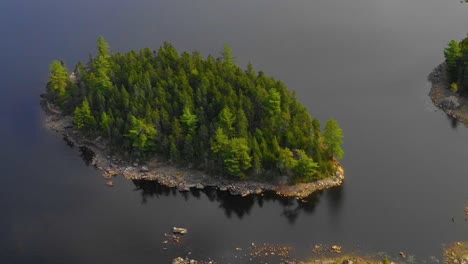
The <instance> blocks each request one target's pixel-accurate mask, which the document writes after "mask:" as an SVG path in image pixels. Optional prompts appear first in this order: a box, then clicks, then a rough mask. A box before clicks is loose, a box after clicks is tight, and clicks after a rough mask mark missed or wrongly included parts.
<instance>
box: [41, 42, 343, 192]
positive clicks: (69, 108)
mask: <svg viewBox="0 0 468 264" xmlns="http://www.w3.org/2000/svg"><path fill="white" fill-rule="evenodd" d="M46 89H47V91H46V94H44V95H43V96H42V97H43V100H42V102H41V103H42V106H43V108H44V109H45V110H46V112H47V113H48V117H47V120H46V124H47V125H48V127H49V128H51V129H53V130H55V131H57V132H59V133H61V134H63V135H64V137H65V138H66V140H67V142H69V144H71V145H79V146H80V147H82V148H86V149H88V150H90V151H91V153H93V158H92V161H91V163H92V164H93V165H94V166H95V167H96V168H97V169H99V170H101V171H102V172H103V174H104V176H105V177H107V178H109V179H110V178H112V176H115V175H124V176H125V177H127V178H130V179H144V180H157V181H159V182H160V183H161V184H163V185H165V186H169V187H176V188H178V189H179V190H180V191H187V190H189V189H190V188H198V189H203V188H204V187H206V186H212V187H216V188H219V189H220V190H226V191H229V192H230V193H231V194H237V195H243V196H245V195H249V194H252V193H261V192H263V191H274V192H276V193H277V194H279V195H283V196H291V197H300V198H304V197H306V196H308V195H310V194H311V193H313V192H315V191H317V190H322V189H325V188H329V187H333V186H338V185H340V184H341V183H342V182H343V180H344V171H343V169H342V167H341V165H340V164H339V162H338V159H341V158H342V157H343V154H344V152H343V150H342V147H341V146H342V143H343V132H342V129H341V128H340V127H339V125H338V123H337V122H336V121H335V120H333V119H330V120H328V121H327V122H326V125H325V126H324V129H323V130H322V127H321V125H320V122H319V120H318V119H315V118H312V117H311V116H310V115H309V113H308V111H307V109H306V108H305V107H304V106H303V105H302V104H301V103H300V102H299V100H298V99H297V95H296V94H295V93H294V92H290V91H289V90H288V89H287V87H286V86H285V85H284V84H283V83H282V82H281V81H278V80H275V79H274V78H272V77H268V76H266V75H265V74H264V73H263V72H262V71H259V72H256V71H255V70H254V68H253V66H252V64H249V65H248V67H247V69H246V70H243V69H241V68H240V67H239V66H237V65H236V63H235V60H234V55H233V53H232V50H231V48H230V47H229V46H228V45H226V46H225V47H224V49H223V51H222V52H221V56H220V57H219V58H215V57H213V56H211V55H209V56H208V57H207V58H206V59H205V58H203V57H202V55H201V54H200V53H199V52H196V51H195V52H193V53H191V54H189V53H187V52H182V53H179V52H178V51H177V50H176V49H175V48H174V47H173V46H172V45H171V44H169V43H164V45H162V46H161V47H160V48H159V49H158V50H157V51H153V50H151V49H149V48H146V49H142V50H140V51H138V52H136V51H130V52H128V53H125V54H122V53H111V52H110V46H109V44H108V43H107V42H106V41H105V40H104V39H103V38H102V37H100V38H99V39H98V54H97V55H96V56H90V58H89V61H88V62H87V63H85V64H83V63H78V64H77V65H76V66H75V68H74V70H73V72H71V74H69V71H68V70H67V68H66V67H65V64H64V62H62V61H54V62H52V64H51V65H50V79H49V82H48V84H47V88H46ZM108 185H110V186H111V185H112V181H109V182H108Z"/></svg>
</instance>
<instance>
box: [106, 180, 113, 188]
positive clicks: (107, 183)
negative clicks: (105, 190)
mask: <svg viewBox="0 0 468 264" xmlns="http://www.w3.org/2000/svg"><path fill="white" fill-rule="evenodd" d="M106 185H107V186H109V187H114V183H113V182H112V181H106Z"/></svg>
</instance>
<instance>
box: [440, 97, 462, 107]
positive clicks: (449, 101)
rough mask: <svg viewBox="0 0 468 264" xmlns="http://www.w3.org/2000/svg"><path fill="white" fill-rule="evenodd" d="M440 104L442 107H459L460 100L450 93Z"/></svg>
mask: <svg viewBox="0 0 468 264" xmlns="http://www.w3.org/2000/svg"><path fill="white" fill-rule="evenodd" d="M441 105H442V108H444V109H458V108H459V107H460V102H459V101H458V98H457V97H455V96H453V95H451V96H448V97H446V98H444V99H443V100H442V103H441Z"/></svg>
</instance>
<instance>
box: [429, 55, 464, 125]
mask: <svg viewBox="0 0 468 264" xmlns="http://www.w3.org/2000/svg"><path fill="white" fill-rule="evenodd" d="M427 79H428V81H429V82H431V90H430V92H429V97H430V98H431V100H432V102H433V103H434V105H435V106H436V107H437V108H439V109H441V110H442V111H444V112H445V113H446V114H447V115H448V116H450V117H452V118H454V119H456V120H457V121H460V122H462V123H463V124H464V125H465V126H468V98H465V97H463V96H460V95H459V94H457V93H454V92H452V91H451V90H450V89H449V87H450V83H449V82H448V81H447V77H446V71H445V62H443V63H441V64H439V65H437V67H435V68H434V70H433V71H432V72H431V73H430V74H429V76H428V77H427Z"/></svg>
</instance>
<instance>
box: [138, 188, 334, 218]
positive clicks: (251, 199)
mask: <svg viewBox="0 0 468 264" xmlns="http://www.w3.org/2000/svg"><path fill="white" fill-rule="evenodd" d="M132 182H133V184H135V187H136V188H135V191H138V192H139V193H140V195H141V199H142V200H141V202H142V204H146V203H147V202H148V199H151V198H158V197H168V196H173V197H177V196H181V197H183V198H184V200H186V201H188V200H189V199H193V198H195V199H197V200H198V199H200V198H201V196H202V195H204V196H205V197H206V198H207V199H208V200H209V201H210V202H216V203H218V204H219V208H221V209H223V211H224V214H225V215H226V217H227V218H229V219H230V218H232V217H233V216H234V217H237V218H239V219H242V218H244V217H245V216H248V215H249V214H250V212H251V210H252V208H254V206H255V205H257V206H258V207H259V208H262V207H263V206H264V205H265V204H266V203H278V204H280V205H281V206H282V213H281V215H282V216H284V217H285V218H286V219H287V220H288V222H289V223H290V224H294V223H295V221H296V220H297V218H298V217H299V215H300V214H303V213H305V214H312V213H314V211H315V208H316V206H317V205H318V204H319V201H320V199H321V197H322V195H323V194H324V193H327V192H324V191H322V192H318V193H316V194H313V195H311V196H309V197H307V198H306V199H303V200H297V199H293V198H285V197H279V196H278V195H276V194H275V193H273V192H267V193H264V194H262V195H249V196H246V197H242V196H237V195H231V194H229V193H228V192H226V191H220V190H218V189H216V188H205V189H203V190H198V189H193V188H192V189H191V190H190V191H189V192H179V191H177V189H175V188H168V187H165V186H163V185H161V184H159V183H158V182H155V181H145V180H132ZM327 197H329V198H330V199H329V200H332V203H334V204H335V207H336V208H337V209H338V208H339V207H340V206H339V205H340V199H341V197H342V196H341V191H339V190H334V191H333V193H331V194H329V193H327Z"/></svg>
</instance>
